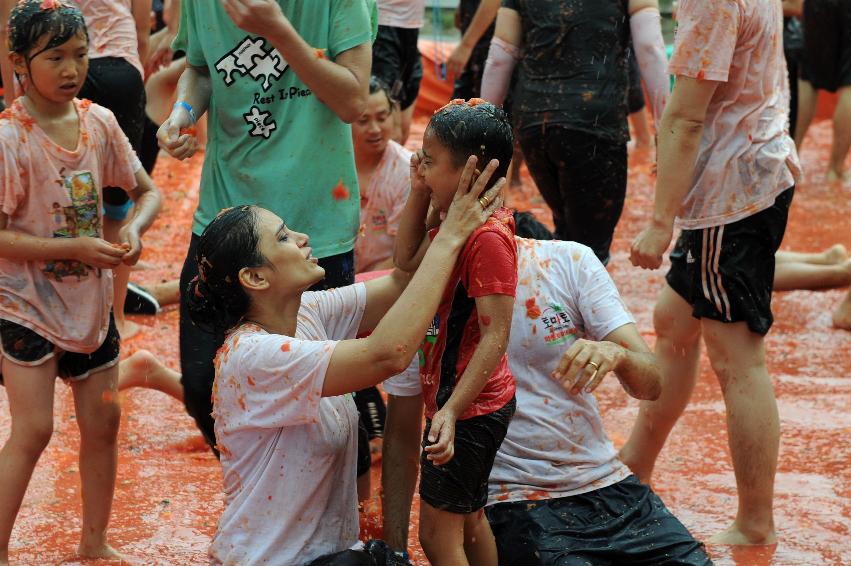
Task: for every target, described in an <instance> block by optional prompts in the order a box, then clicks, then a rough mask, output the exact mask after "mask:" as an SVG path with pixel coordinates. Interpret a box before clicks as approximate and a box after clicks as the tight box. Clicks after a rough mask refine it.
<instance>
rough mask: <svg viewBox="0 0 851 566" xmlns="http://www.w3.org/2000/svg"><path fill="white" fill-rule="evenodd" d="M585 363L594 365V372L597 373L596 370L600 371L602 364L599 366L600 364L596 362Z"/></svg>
mask: <svg viewBox="0 0 851 566" xmlns="http://www.w3.org/2000/svg"><path fill="white" fill-rule="evenodd" d="M585 365H586V366H594V373H596V372H597V371H599V369H600V366H599V365H598V364H595V363H594V362H588V363H587V364H585Z"/></svg>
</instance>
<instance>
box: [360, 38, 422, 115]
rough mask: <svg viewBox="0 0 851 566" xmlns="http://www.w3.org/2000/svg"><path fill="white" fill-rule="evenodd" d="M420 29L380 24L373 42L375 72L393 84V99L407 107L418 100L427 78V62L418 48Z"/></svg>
mask: <svg viewBox="0 0 851 566" xmlns="http://www.w3.org/2000/svg"><path fill="white" fill-rule="evenodd" d="M419 35H420V30H418V29H416V28H411V29H407V28H397V27H390V26H378V35H377V36H376V38H375V43H373V44H372V74H373V75H374V76H376V77H378V78H379V79H381V80H382V81H384V83H385V84H386V85H387V86H389V87H390V92H389V93H388V94H389V95H390V98H392V99H393V100H395V101H397V102H398V103H399V107H400V108H401V109H402V110H405V109H406V108H408V107H409V106H411V105H412V104H413V103H414V102H415V101H416V100H417V95H418V94H419V92H420V81H421V80H422V78H423V62H422V58H421V57H420V50H419V48H418V47H417V40H418V39H419Z"/></svg>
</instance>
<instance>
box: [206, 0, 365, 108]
mask: <svg viewBox="0 0 851 566" xmlns="http://www.w3.org/2000/svg"><path fill="white" fill-rule="evenodd" d="M220 1H221V2H222V4H223V6H224V8H225V11H226V12H227V13H228V15H229V16H230V17H231V19H232V20H233V21H234V23H235V24H236V25H237V26H238V27H239V28H241V29H242V30H244V31H247V32H249V33H256V34H257V35H261V36H263V37H265V38H266V39H267V40H269V42H270V43H271V44H272V45H273V46H274V47H275V48H276V49H277V50H278V51H279V52H280V53H281V55H283V57H284V59H285V60H286V62H287V63H288V64H289V66H290V68H291V69H292V70H293V72H294V73H295V74H296V75H297V76H298V78H299V79H301V80H302V81H303V82H304V84H305V85H307V86H308V88H310V90H311V91H313V93H314V94H315V95H316V96H317V97H318V98H319V100H321V101H322V102H323V104H325V105H326V106H328V107H329V108H330V109H331V110H332V111H333V112H334V113H335V114H336V115H337V116H338V117H339V118H340V119H341V120H342V121H344V122H346V123H349V124H350V123H352V122H354V121H355V120H357V119H358V118H359V117H360V115H361V114H362V113H363V111H364V109H365V108H366V100H367V98H368V97H369V72H370V69H371V65H372V44H371V43H369V42H365V43H362V44H360V45H358V46H356V47H353V48H352V49H349V50H347V51H344V52H343V53H340V54H339V55H338V56H337V57H336V60H335V61H331V60H329V59H326V58H325V57H319V56H317V53H316V49H314V48H313V47H311V46H310V45H308V44H307V42H306V41H304V39H303V38H302V37H301V36H300V35H299V33H298V31H296V29H295V28H294V27H293V25H292V24H291V23H290V21H289V19H287V17H286V16H285V15H284V13H283V12H282V11H281V7H280V5H279V4H278V3H277V2H276V1H274V0H220Z"/></svg>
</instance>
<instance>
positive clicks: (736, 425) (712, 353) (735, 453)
mask: <svg viewBox="0 0 851 566" xmlns="http://www.w3.org/2000/svg"><path fill="white" fill-rule="evenodd" d="M701 323H702V327H703V336H704V340H705V341H706V349H707V351H708V353H709V360H710V361H711V362H712V368H713V369H714V370H715V375H716V376H717V377H718V382H719V383H720V385H721V391H722V393H723V394H724V402H725V404H726V406H727V431H728V434H729V441H730V454H731V455H732V457H733V469H734V471H735V473H736V487H737V488H738V493H739V508H738V512H737V513H736V520H735V521H734V522H733V525H732V526H731V527H730V528H729V529H727V530H726V531H724V532H722V533H719V534H717V535H715V536H714V537H712V539H710V540H711V542H713V543H716V544H733V545H740V544H773V543H774V542H776V541H777V537H776V536H775V534H774V514H773V500H774V474H775V472H776V469H777V452H778V449H779V445H780V419H779V417H778V414H777V403H776V402H775V400H774V386H773V384H772V382H771V378H770V377H769V375H768V370H767V368H766V366H765V346H764V342H763V337H762V336H760V335H759V334H755V333H753V332H751V331H750V329H749V328H748V326H747V324H746V323H745V322H736V323H732V324H725V323H722V322H718V321H715V320H709V319H703V320H702V321H701Z"/></svg>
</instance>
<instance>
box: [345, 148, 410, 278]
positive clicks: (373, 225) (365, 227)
mask: <svg viewBox="0 0 851 566" xmlns="http://www.w3.org/2000/svg"><path fill="white" fill-rule="evenodd" d="M410 192H411V152H410V151H408V150H407V149H405V148H404V147H402V146H401V145H399V144H398V143H396V142H394V141H393V140H390V141H389V142H387V148H386V149H385V150H384V155H382V156H381V162H380V163H379V164H378V167H377V168H376V169H375V173H373V175H372V179H370V182H369V185H368V186H366V187H361V195H360V222H361V228H360V233H359V234H358V239H357V241H356V242H355V271H356V272H357V273H360V272H361V271H364V270H367V269H368V268H371V267H372V266H374V265H375V264H376V263H378V262H380V261H383V260H385V259H388V258H390V257H392V256H393V243H394V241H395V239H396V233H397V231H398V230H399V221H400V220H401V219H402V210H403V209H404V208H405V202H407V200H408V194H409V193H410Z"/></svg>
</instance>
